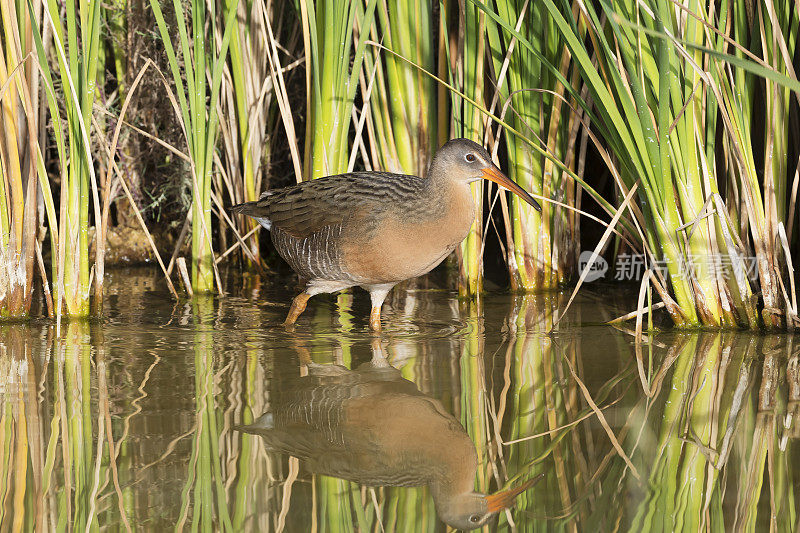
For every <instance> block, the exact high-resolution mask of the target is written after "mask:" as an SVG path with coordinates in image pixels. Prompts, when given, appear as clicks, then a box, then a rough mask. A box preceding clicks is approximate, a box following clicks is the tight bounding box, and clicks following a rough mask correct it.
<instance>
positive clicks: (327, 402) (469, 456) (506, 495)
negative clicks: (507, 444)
mask: <svg viewBox="0 0 800 533" xmlns="http://www.w3.org/2000/svg"><path fill="white" fill-rule="evenodd" d="M305 366H306V367H307V368H308V375H307V376H304V377H297V378H294V379H288V380H282V381H281V390H279V391H278V392H277V393H276V394H274V395H273V396H272V397H271V402H272V403H271V405H270V410H269V411H268V412H267V413H264V414H263V415H261V416H260V417H259V418H258V419H257V420H256V421H255V422H254V423H253V424H250V425H247V426H238V427H237V428H236V429H237V430H239V431H243V432H246V433H252V434H256V435H260V436H261V437H262V438H263V440H264V442H265V445H266V446H267V448H269V449H271V450H272V451H277V452H281V453H285V454H288V455H292V456H294V457H298V458H300V459H302V460H303V461H304V462H305V463H306V464H307V466H308V468H309V470H310V471H311V472H313V473H315V474H323V475H327V476H334V477H338V478H342V479H347V480H349V481H355V482H357V483H361V484H364V485H367V486H397V487H414V486H422V485H428V486H429V487H430V491H431V495H432V496H433V501H434V505H435V507H436V513H437V514H438V515H439V517H440V518H441V519H442V521H444V522H445V523H447V524H449V525H450V526H452V527H454V528H457V529H475V528H477V527H480V526H482V525H483V524H485V523H486V522H487V521H488V520H489V519H490V518H491V517H492V516H494V515H495V514H496V513H498V512H499V511H501V510H503V509H507V508H509V507H511V506H512V505H513V504H514V501H515V499H516V497H517V495H518V494H520V493H521V492H523V491H524V490H526V489H527V488H528V487H530V486H531V485H532V484H533V483H534V482H535V481H536V478H534V479H532V480H529V481H527V482H525V483H522V484H521V485H519V486H517V487H514V488H512V489H508V490H504V491H500V492H497V493H495V494H491V495H486V494H481V493H479V492H475V490H474V483H475V473H476V471H477V468H478V456H477V453H476V452H475V445H474V444H473V442H472V440H471V439H470V438H469V435H467V433H466V431H464V428H463V427H462V426H461V424H459V422H458V420H456V419H455V418H453V416H452V415H451V414H450V413H448V412H447V411H446V410H445V408H444V406H443V405H442V404H441V402H439V401H438V400H436V399H434V398H431V397H429V396H426V395H424V394H423V393H421V392H420V391H419V389H417V387H416V385H415V384H414V383H413V382H411V381H408V380H406V379H404V378H403V377H402V375H401V373H400V371H399V370H397V369H396V368H394V367H392V366H391V365H389V363H388V362H387V361H386V359H384V358H383V356H382V355H379V352H378V351H376V350H375V348H373V359H372V361H371V362H369V363H364V364H362V365H361V366H360V367H358V368H357V369H356V370H354V371H350V370H348V369H347V368H345V367H343V366H339V365H320V364H315V363H311V362H308V363H306V365H305Z"/></svg>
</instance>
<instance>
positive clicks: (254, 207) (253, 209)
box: [231, 200, 272, 230]
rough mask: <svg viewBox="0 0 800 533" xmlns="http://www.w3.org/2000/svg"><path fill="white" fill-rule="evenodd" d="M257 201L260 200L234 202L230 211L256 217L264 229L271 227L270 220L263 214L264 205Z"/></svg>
mask: <svg viewBox="0 0 800 533" xmlns="http://www.w3.org/2000/svg"><path fill="white" fill-rule="evenodd" d="M259 203H261V200H256V201H254V202H244V203H241V204H236V205H234V206H233V207H231V211H233V212H234V213H239V214H241V215H247V216H249V217H252V218H254V219H256V220H257V221H258V223H259V224H261V225H262V226H264V228H265V229H267V230H269V229H272V221H271V220H270V219H269V218H267V217H266V216H265V215H264V207H263V205H259Z"/></svg>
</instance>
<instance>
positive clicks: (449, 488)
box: [430, 436, 478, 506]
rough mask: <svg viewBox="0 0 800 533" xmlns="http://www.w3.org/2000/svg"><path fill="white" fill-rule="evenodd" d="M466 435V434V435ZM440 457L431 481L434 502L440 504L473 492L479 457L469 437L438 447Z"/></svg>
mask: <svg viewBox="0 0 800 533" xmlns="http://www.w3.org/2000/svg"><path fill="white" fill-rule="evenodd" d="M465 437H466V436H465ZM437 450H439V453H440V455H441V456H440V457H439V458H438V459H437V461H436V466H435V467H434V468H436V473H435V475H434V478H433V479H432V480H431V483H430V490H431V495H432V496H433V501H434V503H435V504H436V505H437V506H439V505H442V504H445V503H446V502H448V501H451V500H452V499H453V498H454V497H456V496H458V495H460V494H469V493H472V492H473V490H474V487H475V473H476V471H477V469H478V458H477V455H476V453H475V448H474V445H473V444H472V441H471V440H469V438H468V437H467V438H465V439H463V441H462V440H458V441H453V440H451V441H449V442H448V443H447V445H445V446H442V447H438V448H437Z"/></svg>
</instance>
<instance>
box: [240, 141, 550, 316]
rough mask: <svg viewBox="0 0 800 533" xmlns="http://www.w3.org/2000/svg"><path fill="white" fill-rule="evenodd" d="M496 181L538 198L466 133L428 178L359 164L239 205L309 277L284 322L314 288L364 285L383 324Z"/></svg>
mask: <svg viewBox="0 0 800 533" xmlns="http://www.w3.org/2000/svg"><path fill="white" fill-rule="evenodd" d="M479 179H488V180H490V181H493V182H495V183H497V184H498V185H500V186H501V187H504V188H506V189H508V190H510V191H512V192H514V193H516V194H518V195H519V196H520V197H522V198H523V199H524V200H525V201H526V202H528V203H529V204H531V205H532V206H533V207H535V208H536V209H538V210H541V208H540V207H539V204H538V203H537V202H536V200H534V199H533V198H532V197H531V195H530V194H528V193H527V192H526V191H525V190H524V189H523V188H522V187H520V186H519V185H517V184H516V183H514V182H513V181H511V180H510V179H509V178H508V177H507V176H505V175H504V174H503V173H502V172H501V171H500V169H498V168H497V167H496V166H495V165H494V164H493V163H492V159H491V156H490V155H489V153H488V152H487V151H486V150H485V149H484V148H483V147H481V146H480V145H478V144H476V143H474V142H472V141H469V140H467V139H453V140H451V141H449V142H447V143H446V144H445V145H444V146H442V147H441V148H440V149H439V151H438V152H436V155H434V157H433V160H432V161H431V164H430V168H429V169H428V174H427V177H426V178H419V177H417V176H405V175H400V174H390V173H388V172H351V173H349V174H339V175H336V176H327V177H324V178H319V179H316V180H311V181H304V182H302V183H299V184H297V185H294V186H291V187H286V188H283V189H277V190H273V191H266V192H265V193H264V194H262V195H261V198H260V199H259V200H257V201H255V202H247V203H243V204H239V205H236V206H234V207H233V210H234V211H235V212H237V213H242V214H244V215H248V216H251V217H253V218H255V219H256V220H258V222H260V223H261V225H262V226H264V227H265V228H266V229H268V230H270V232H271V234H272V242H273V244H274V245H275V248H276V249H277V250H278V253H279V254H280V255H281V257H283V258H284V259H285V260H286V262H287V263H289V265H290V266H291V267H292V268H293V269H294V271H295V272H297V274H299V275H300V277H301V278H304V279H306V280H308V284H307V285H306V288H305V291H303V292H302V293H301V294H299V295H298V296H297V297H295V299H294V301H293V302H292V307H291V309H290V310H289V315H288V316H287V317H286V321H285V322H284V324H285V325H287V326H290V325H292V324H294V322H295V321H296V320H297V317H298V316H300V314H301V313H302V312H303V310H305V308H306V303H307V302H308V299H309V298H311V297H312V296H314V295H315V294H320V293H331V292H336V291H340V290H342V289H346V288H348V287H354V286H359V287H362V288H364V289H365V290H367V291H368V292H369V294H370V298H371V300H372V312H371V313H370V318H369V325H370V328H371V329H373V330H375V331H377V330H380V329H381V306H382V305H383V301H384V300H385V299H386V295H387V294H388V293H389V291H390V290H391V289H392V287H394V286H395V285H396V284H397V283H399V282H401V281H404V280H407V279H410V278H414V277H417V276H420V275H422V274H426V273H427V272H430V271H431V270H432V269H433V268H434V267H435V266H436V265H438V264H439V263H441V262H442V260H443V259H444V258H445V257H447V256H448V255H449V254H450V252H452V251H453V250H454V249H455V248H456V246H458V245H459V243H461V241H463V240H464V238H465V237H466V236H467V234H468V233H469V229H470V227H471V226H472V223H473V222H474V221H475V201H474V199H473V198H472V192H471V190H470V187H469V184H470V183H472V182H474V181H477V180H479Z"/></svg>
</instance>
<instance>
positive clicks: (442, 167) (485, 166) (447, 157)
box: [432, 139, 542, 211]
mask: <svg viewBox="0 0 800 533" xmlns="http://www.w3.org/2000/svg"><path fill="white" fill-rule="evenodd" d="M433 165H435V166H436V171H437V172H441V173H442V174H445V175H447V176H448V177H449V178H450V179H455V180H459V181H463V182H465V183H472V182H473V181H477V180H479V179H486V180H489V181H493V182H495V183H497V184H498V185H499V186H500V187H502V188H504V189H507V190H509V191H511V192H513V193H514V194H516V195H517V196H519V197H520V198H522V199H523V200H525V201H526V202H528V203H529V204H531V205H532V206H533V207H534V208H535V209H536V210H537V211H541V210H542V208H541V207H540V206H539V203H538V202H537V201H536V200H534V199H533V197H532V196H531V195H530V194H528V192H527V191H526V190H525V189H523V188H522V187H520V186H519V185H517V184H516V183H515V182H513V181H511V180H510V179H509V178H508V176H506V175H505V174H503V172H502V171H501V170H500V169H499V168H497V166H496V165H495V164H494V163H492V156H490V155H489V152H487V151H486V149H485V148H484V147H482V146H481V145H479V144H478V143H476V142H473V141H470V140H469V139H452V140H450V141H447V143H445V145H444V146H442V147H441V148H440V149H439V151H438V152H436V155H435V156H434V160H433ZM433 165H432V168H433Z"/></svg>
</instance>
